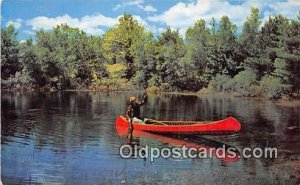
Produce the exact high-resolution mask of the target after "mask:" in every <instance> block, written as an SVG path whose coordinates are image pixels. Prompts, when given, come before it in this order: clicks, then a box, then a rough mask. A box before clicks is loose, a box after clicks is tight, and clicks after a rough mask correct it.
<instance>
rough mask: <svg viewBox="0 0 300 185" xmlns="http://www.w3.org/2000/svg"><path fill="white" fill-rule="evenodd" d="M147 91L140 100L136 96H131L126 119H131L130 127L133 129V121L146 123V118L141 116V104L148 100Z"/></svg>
mask: <svg viewBox="0 0 300 185" xmlns="http://www.w3.org/2000/svg"><path fill="white" fill-rule="evenodd" d="M147 99H148V96H147V93H144V95H143V99H142V100H141V101H140V102H137V101H136V97H135V96H130V97H129V105H128V107H127V110H126V119H127V120H129V127H130V128H129V129H130V130H132V123H133V122H134V123H144V121H145V120H147V119H146V118H145V119H144V120H143V119H142V117H141V106H142V105H144V104H145V103H146V102H147Z"/></svg>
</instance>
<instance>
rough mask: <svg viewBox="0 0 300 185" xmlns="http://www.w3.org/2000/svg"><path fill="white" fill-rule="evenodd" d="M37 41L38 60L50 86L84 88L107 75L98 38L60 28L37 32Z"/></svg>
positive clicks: (65, 26)
mask: <svg viewBox="0 0 300 185" xmlns="http://www.w3.org/2000/svg"><path fill="white" fill-rule="evenodd" d="M36 42H37V43H36V50H37V53H38V60H39V63H40V64H42V71H43V73H44V74H45V76H46V78H47V80H48V81H47V84H49V85H50V86H55V87H57V88H58V89H61V88H70V87H73V88H74V87H82V86H87V85H89V84H90V83H91V82H92V81H93V80H97V79H98V78H101V77H104V76H107V72H106V71H105V67H104V63H105V59H104V57H103V54H102V53H103V52H102V49H101V39H100V38H98V37H93V36H87V35H86V33H84V32H83V31H80V30H79V29H77V28H70V27H68V26H67V25H61V26H57V27H56V28H54V29H53V30H52V31H50V32H45V31H43V30H41V31H39V32H37V34H36Z"/></svg>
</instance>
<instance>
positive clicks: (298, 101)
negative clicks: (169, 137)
mask: <svg viewBox="0 0 300 185" xmlns="http://www.w3.org/2000/svg"><path fill="white" fill-rule="evenodd" d="M135 89H136V88H131V89H127V90H124V89H122V90H119V89H114V90H109V89H108V88H103V89H86V88H84V89H67V90H57V89H53V88H52V89H51V88H35V89H33V88H19V89H1V91H4V92H44V93H46V92H101V93H113V92H140V93H142V92H145V90H140V89H136V90H135ZM146 92H147V93H148V94H170V95H182V96H197V97H203V96H227V97H232V98H241V99H260V100H266V101H272V102H273V103H275V104H277V105H280V106H285V107H300V96H297V97H295V98H291V99H286V98H284V99H277V100H276V99H269V98H266V97H249V96H238V95H236V94H232V93H224V92H214V91H211V90H209V91H208V90H207V89H204V90H201V91H198V92H180V91H173V92H166V91H149V90H146Z"/></svg>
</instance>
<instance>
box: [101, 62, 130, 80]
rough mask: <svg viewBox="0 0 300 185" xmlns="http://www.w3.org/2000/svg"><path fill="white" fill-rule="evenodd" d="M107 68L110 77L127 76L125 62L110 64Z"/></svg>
mask: <svg viewBox="0 0 300 185" xmlns="http://www.w3.org/2000/svg"><path fill="white" fill-rule="evenodd" d="M106 69H107V71H108V73H109V76H110V78H122V77H125V76H126V66H125V65H123V64H112V65H109V64H108V65H107V66H106Z"/></svg>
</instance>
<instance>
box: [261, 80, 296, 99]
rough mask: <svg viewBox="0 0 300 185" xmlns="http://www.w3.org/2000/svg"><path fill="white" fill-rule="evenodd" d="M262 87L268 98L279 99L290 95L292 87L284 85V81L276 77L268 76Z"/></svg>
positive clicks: (262, 82)
mask: <svg viewBox="0 0 300 185" xmlns="http://www.w3.org/2000/svg"><path fill="white" fill-rule="evenodd" d="M260 85H261V87H262V89H263V91H264V93H265V95H266V96H267V97H268V98H272V99H279V98H281V97H283V96H288V95H289V94H290V90H291V85H287V84H284V83H283V82H282V79H280V78H278V77H274V76H266V77H264V78H263V79H262V81H261V82H260Z"/></svg>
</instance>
